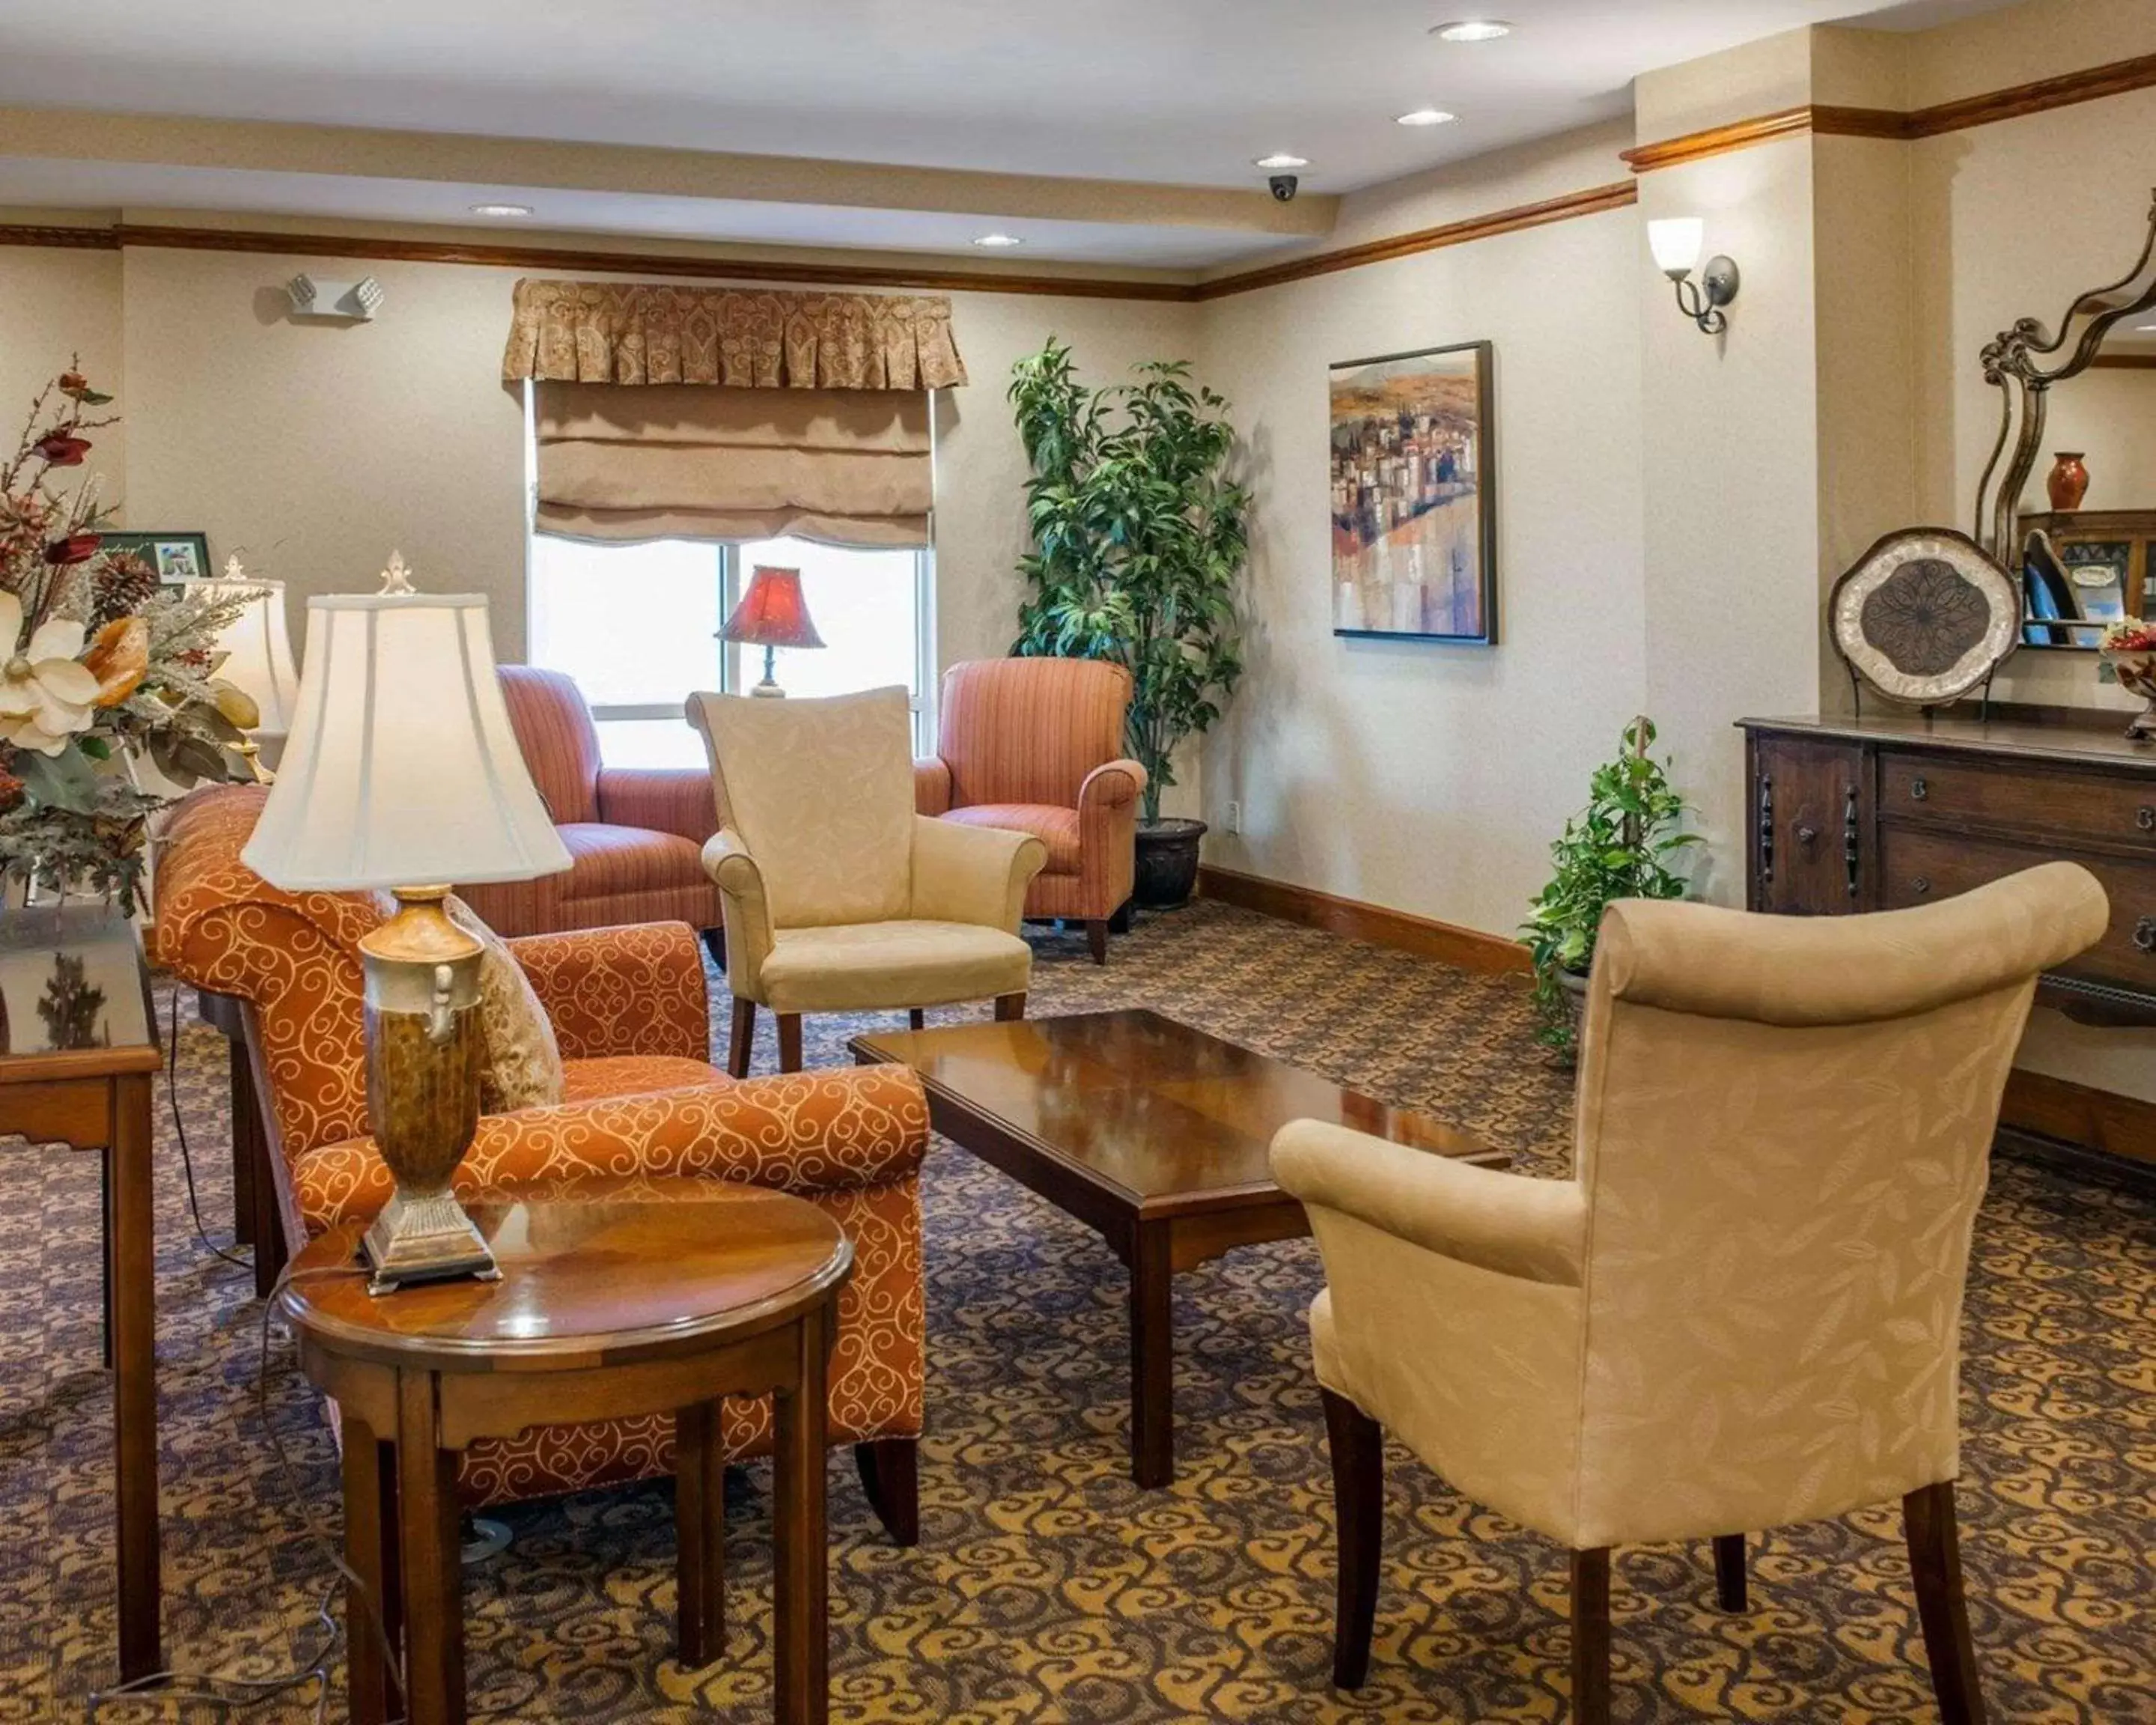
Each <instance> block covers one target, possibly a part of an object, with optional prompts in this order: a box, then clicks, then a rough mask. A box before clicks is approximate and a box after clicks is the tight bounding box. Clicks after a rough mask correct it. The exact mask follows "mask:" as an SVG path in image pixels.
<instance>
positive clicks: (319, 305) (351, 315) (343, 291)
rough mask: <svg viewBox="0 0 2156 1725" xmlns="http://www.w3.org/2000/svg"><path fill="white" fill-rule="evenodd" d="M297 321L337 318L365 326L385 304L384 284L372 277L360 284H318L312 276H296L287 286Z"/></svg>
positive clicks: (362, 278)
mask: <svg viewBox="0 0 2156 1725" xmlns="http://www.w3.org/2000/svg"><path fill="white" fill-rule="evenodd" d="M285 297H286V298H287V299H289V300H290V301H291V302H292V316H295V317H319V318H334V319H337V320H340V321H344V322H347V323H365V322H367V321H369V320H371V319H372V317H373V316H374V314H375V312H376V311H377V309H378V308H379V307H380V306H381V304H382V284H381V283H380V282H378V281H377V280H375V279H374V278H373V277H372V276H371V275H362V277H361V278H360V279H359V280H357V281H316V280H315V279H314V277H313V276H311V275H295V276H294V277H293V278H292V279H291V280H290V281H288V282H286V283H285Z"/></svg>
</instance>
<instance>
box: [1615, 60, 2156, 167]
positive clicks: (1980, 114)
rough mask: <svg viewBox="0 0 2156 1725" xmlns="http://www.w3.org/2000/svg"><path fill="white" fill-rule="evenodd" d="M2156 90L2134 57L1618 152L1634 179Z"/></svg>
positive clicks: (1784, 116) (1904, 137)
mask: <svg viewBox="0 0 2156 1725" xmlns="http://www.w3.org/2000/svg"><path fill="white" fill-rule="evenodd" d="M2151 87H2156V54H2140V55H2137V56H2136V57H2135V58H2133V59H2124V60H2111V61H2108V62H2107V63H2106V64H2103V65H2101V66H2091V67H2088V68H2087V69H2086V70H2083V71H2079V72H2068V73H2066V74H2063V75H2061V76H2060V77H2057V78H2040V79H2038V80H2036V81H2035V83H2033V84H2017V85H2013V86H2012V87H2011V88H2010V89H2006V90H1992V91H1990V92H1989V93H1988V94H1986V95H1974V96H1965V97H1963V98H1962V99H1961V100H1958V101H1952V102H1939V103H1937V104H1935V105H1933V106H1931V107H1928V108H1917V109H1914V110H1911V111H1910V112H1908V113H1906V114H1904V113H1897V112H1896V111H1895V110H1892V109H1890V108H1842V107H1835V106H1831V105H1825V104H1819V105H1812V106H1809V107H1802V108H1784V109H1782V110H1780V111H1779V112H1777V113H1774V114H1763V115H1761V116H1759V117H1758V119H1756V120H1739V121H1734V122H1732V124H1730V125H1728V126H1712V127H1710V128H1709V129H1707V131H1694V132H1686V133H1685V134H1684V135H1683V136H1680V137H1674V138H1666V139H1664V140H1663V141H1661V142H1660V143H1655V144H1642V145H1640V146H1639V147H1638V148H1636V149H1632V150H1625V151H1620V152H1619V153H1620V155H1621V156H1622V157H1623V158H1624V160H1625V162H1626V163H1628V164H1629V165H1630V167H1631V170H1632V172H1634V173H1635V174H1641V173H1650V172H1653V171H1654V170H1655V169H1656V168H1663V167H1677V166H1678V165H1679V164H1681V163H1682V162H1697V161H1699V160H1701V159H1702V157H1708V156H1720V155H1722V154H1723V153H1724V152H1725V151H1731V150H1745V149H1749V148H1751V147H1752V146H1753V145H1755V144H1766V143H1772V142H1773V141H1774V140H1776V139H1777V138H1785V137H1792V136H1799V135H1801V134H1803V133H1805V132H1812V133H1815V134H1817V135H1819V136H1822V137H1840V138H1886V139H1891V140H1893V141H1898V142H1902V143H1908V142H1912V141H1914V140H1916V139H1918V138H1935V137H1940V136H1944V135H1945V134H1947V133H1948V132H1955V131H1968V130H1969V128H1970V127H1972V126H1990V125H1994V124H1995V123H1996V122H1998V121H2001V120H2015V119H2019V118H2020V117H2021V116H2024V115H2027V114H2042V113H2046V112H2048V111H2050V110H2051V109H2053V108H2067V107H2072V106H2074V105H2076V104H2078V103H2082V102H2093V101H2097V100H2100V99H2101V98H2102V97H2105V96H2114V95H2127V94H2128V93H2129V92H2131V91H2133V90H2147V89H2149V88H2151Z"/></svg>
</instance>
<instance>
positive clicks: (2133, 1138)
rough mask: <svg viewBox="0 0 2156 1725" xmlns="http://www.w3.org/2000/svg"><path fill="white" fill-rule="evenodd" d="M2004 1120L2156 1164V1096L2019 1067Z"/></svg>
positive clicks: (2021, 1128)
mask: <svg viewBox="0 0 2156 1725" xmlns="http://www.w3.org/2000/svg"><path fill="white" fill-rule="evenodd" d="M1999 1124H2000V1125H2001V1126H2002V1127H2008V1128H2010V1129H2011V1130H2014V1131H2016V1132H2035V1133H2036V1134H2038V1135H2039V1136H2040V1137H2046V1138H2056V1139H2057V1140H2058V1141H2059V1142H2061V1143H2066V1144H2082V1145H2087V1146H2088V1147H2091V1148H2092V1149H2097V1150H2106V1151H2108V1152H2110V1153H2112V1155H2114V1156H2126V1157H2131V1158H2133V1159H2134V1160H2135V1161H2137V1162H2144V1163H2151V1164H2156V1102H2146V1101H2142V1100H2141V1099H2140V1098H2139V1097H2138V1096H2119V1095H2117V1094H2116V1093H2115V1092H2113V1091H2107V1090H2096V1089H2093V1088H2092V1087H2091V1086H2088V1085H2086V1084H2076V1083H2073V1082H2072V1081H2071V1080H2068V1079H2064V1078H2054V1077H2052V1076H2051V1075H2050V1074H2049V1073H2046V1072H2024V1071H2020V1070H2015V1072H2013V1073H2011V1074H2010V1075H2009V1076H2008V1077H2007V1080H2006V1099H2005V1101H2004V1102H2003V1103H2001V1104H2000V1106H1999Z"/></svg>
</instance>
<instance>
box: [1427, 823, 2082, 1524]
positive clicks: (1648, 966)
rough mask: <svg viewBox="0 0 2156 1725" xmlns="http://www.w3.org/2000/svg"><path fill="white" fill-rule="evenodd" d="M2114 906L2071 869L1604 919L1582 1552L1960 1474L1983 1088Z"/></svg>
mask: <svg viewBox="0 0 2156 1725" xmlns="http://www.w3.org/2000/svg"><path fill="white" fill-rule="evenodd" d="M2106 922H2107V905H2106V901H2105V898H2104V895H2103V891H2102V888H2101V887H2099V886H2097V882H2096V880H2095V879H2094V878H2093V877H2092V875H2089V874H2088V872H2087V870H2083V869H2082V868H2080V867H2078V866H2077V865H2073V864H2069V863H2055V864H2051V865H2046V866H2045V867H2042V868H2039V869H2034V870H2030V871H2028V872H2027V873H2025V874H2022V875H2016V876H2015V877H2013V878H2011V879H2009V880H2002V881H1999V882H1997V883H1995V884H1994V885H1992V886H1985V887H1983V888H1980V889H1979V890H1978V891H1974V892H1971V893H1968V894H1965V895H1963V896H1960V897H1958V898H1954V899H1950V900H1948V901H1943V902H1941V903H1939V904H1937V905H1933V906H1927V907H1924V908H1922V909H1918V910H1911V911H1890V912H1886V913H1884V914H1881V915H1875V916H1849V917H1832V918H1828V917H1819V918H1794V917H1792V918H1783V917H1767V916H1747V915H1745V914H1743V913H1742V912H1739V911H1724V910H1718V909H1715V908H1712V907H1711V906H1702V905H1697V904H1668V903H1650V902H1644V901H1635V902H1630V903H1625V904H1620V905H1616V906H1612V907H1611V909H1610V911H1609V914H1608V916H1607V917H1606V918H1605V919H1604V922H1603V925H1602V932H1601V937H1600V941H1599V947H1598V949H1597V952H1596V957H1595V965H1594V980H1593V983H1592V986H1591V988H1590V990H1589V999H1588V1005H1587V1017H1586V1022H1585V1025H1584V1034H1583V1039H1582V1041H1583V1048H1582V1060H1581V1065H1580V1076H1579V1101H1578V1170H1579V1177H1580V1179H1581V1181H1582V1183H1583V1184H1584V1194H1585V1199H1586V1205H1587V1213H1588V1214H1587V1231H1586V1235H1585V1242H1586V1244H1585V1253H1584V1273H1583V1276H1582V1280H1581V1283H1580V1286H1581V1291H1582V1295H1583V1303H1582V1307H1581V1321H1582V1322H1583V1324H1584V1333H1583V1338H1582V1341H1583V1348H1584V1358H1583V1360H1582V1363H1581V1364H1582V1375H1581V1378H1580V1380H1579V1381H1580V1383H1581V1385H1582V1394H1583V1399H1582V1402H1581V1422H1580V1432H1579V1435H1578V1443H1579V1446H1580V1447H1579V1453H1578V1475H1577V1486H1576V1489H1577V1490H1578V1493H1579V1498H1578V1522H1579V1523H1580V1525H1581V1526H1582V1527H1583V1528H1584V1530H1585V1531H1584V1532H1583V1534H1582V1536H1581V1538H1582V1541H1583V1543H1585V1544H1589V1545H1592V1544H1598V1543H1609V1542H1611V1541H1616V1540H1623V1541H1625V1542H1639V1541H1651V1540H1657V1539H1670V1538H1688V1537H1694V1536H1697V1534H1698V1533H1699V1532H1700V1531H1701V1527H1702V1524H1703V1522H1704V1524H1705V1525H1707V1526H1710V1527H1722V1528H1725V1529H1744V1528H1755V1527H1775V1526H1779V1525H1780V1524H1782V1523H1784V1522H1800V1521H1808V1520H1811V1519H1813V1518H1815V1517H1826V1516H1833V1515H1839V1514H1841V1513H1843V1512H1846V1511H1848V1510H1850V1509H1852V1508H1855V1507H1857V1506H1859V1505H1862V1504H1868V1503H1876V1502H1881V1500H1885V1499H1891V1498H1893V1497H1900V1496H1902V1494H1904V1493H1906V1492H1908V1491H1914V1490H1917V1489H1918V1488H1920V1487H1922V1486H1929V1485H1932V1484H1934V1483H1936V1482H1938V1481H1942V1480H1950V1479H1952V1478H1953V1476H1954V1474H1955V1472H1956V1467H1957V1435H1958V1430H1959V1425H1958V1414H1957V1409H1956V1392H1957V1378H1958V1365H1959V1355H1960V1327H1961V1310H1962V1291H1963V1282H1964V1281H1965V1279H1966V1274H1967V1270H1968V1263H1969V1240H1970V1235H1971V1230H1972V1228H1973V1226H1974V1219H1975V1216H1976V1210H1977V1205H1978V1202H1979V1199H1981V1198H1982V1197H1983V1194H1984V1182H1985V1175H1986V1170H1987V1166H1988V1158H1989V1149H1990V1138H1991V1135H1992V1132H1993V1129H1994V1124H1995V1122H1996V1121H1997V1118H1998V1111H1999V1096H2000V1092H2001V1091H2002V1090H2003V1089H2004V1087H2005V1082H2006V1076H2007V1072H2008V1070H2009V1069H2010V1066H2011V1065H2012V1064H2013V1059H2014V1052H2015V1045H2016V1044H2017V1043H2018V1042H2019V1040H2020V1035H2021V1032H2022V1029H2023V1026H2024V1024H2025V1021H2026V1019H2027V1016H2028V1011H2029V1007H2030V999H2031V996H2032V994H2033V993H2034V990H2035V983H2036V979H2037V977H2038V974H2039V973H2040V972H2042V971H2044V970H2046V969H2047V968H2051V967H2053V966H2055V965H2057V964H2060V963H2064V962H2065V961H2066V959H2068V958H2069V957H2071V956H2072V955H2074V954H2075V953H2077V952H2082V950H2084V949H2085V948H2087V947H2089V946H2090V945H2091V944H2092V943H2093V942H2095V941H2096V940H2097V938H2098V937H2101V935H2102V932H2103V931H2104V927H2105V926H2106ZM1460 1483H1462V1484H1463V1485H1465V1484H1466V1482H1465V1481H1462V1482H1460ZM1605 1536H1606V1538H1605Z"/></svg>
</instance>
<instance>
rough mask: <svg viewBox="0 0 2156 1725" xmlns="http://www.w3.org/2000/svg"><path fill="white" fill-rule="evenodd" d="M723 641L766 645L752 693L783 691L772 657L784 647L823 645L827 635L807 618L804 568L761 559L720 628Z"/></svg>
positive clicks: (752, 645) (767, 693)
mask: <svg viewBox="0 0 2156 1725" xmlns="http://www.w3.org/2000/svg"><path fill="white" fill-rule="evenodd" d="M719 639H721V640H722V641H740V642H742V643H743V644H746V645H747V646H751V647H761V648H762V649H763V680H762V682H761V683H758V684H757V685H756V687H755V688H753V689H752V690H750V691H749V693H750V694H752V695H783V694H785V692H786V691H784V690H783V689H782V688H780V687H779V686H778V678H776V677H774V676H773V675H772V660H773V656H774V655H775V654H776V653H777V650H778V649H779V648H781V647H820V646H822V645H823V644H824V638H823V637H822V636H821V635H819V634H817V633H816V625H815V624H813V623H811V622H810V621H809V620H808V606H807V605H806V604H804V603H803V602H802V598H801V572H800V571H799V570H798V569H774V568H771V567H767V566H765V565H763V564H761V563H759V564H758V565H757V567H756V570H755V572H753V573H752V575H751V576H750V577H749V580H748V591H747V593H743V594H742V597H741V603H739V604H738V605H737V606H735V607H734V614H733V615H732V616H731V617H729V618H728V619H726V627H725V628H724V629H721V630H720V631H719Z"/></svg>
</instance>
